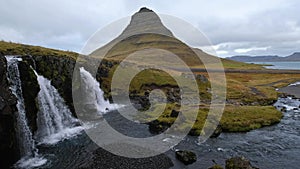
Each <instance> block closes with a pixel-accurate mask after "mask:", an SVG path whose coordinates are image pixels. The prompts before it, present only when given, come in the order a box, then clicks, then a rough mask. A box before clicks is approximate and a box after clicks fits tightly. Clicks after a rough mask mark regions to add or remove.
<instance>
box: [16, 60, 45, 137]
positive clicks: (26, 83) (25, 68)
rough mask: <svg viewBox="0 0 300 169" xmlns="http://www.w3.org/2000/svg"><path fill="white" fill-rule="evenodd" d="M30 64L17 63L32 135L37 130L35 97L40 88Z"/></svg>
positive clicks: (26, 62)
mask: <svg viewBox="0 0 300 169" xmlns="http://www.w3.org/2000/svg"><path fill="white" fill-rule="evenodd" d="M30 65H31V64H30V62H28V61H26V60H25V61H21V62H19V64H18V66H19V71H20V78H21V83H22V91H23V98H24V103H25V111H26V117H27V122H28V126H29V127H30V129H31V131H32V133H34V132H35V131H36V130H37V124H36V118H37V113H38V109H39V108H38V103H37V96H38V93H39V91H40V87H39V85H38V82H37V77H36V75H35V74H34V72H33V70H32V68H31V67H30Z"/></svg>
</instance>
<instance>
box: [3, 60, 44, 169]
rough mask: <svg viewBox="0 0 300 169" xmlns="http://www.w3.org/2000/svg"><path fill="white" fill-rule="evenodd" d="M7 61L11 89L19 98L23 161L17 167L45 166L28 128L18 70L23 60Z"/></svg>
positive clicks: (17, 115)
mask: <svg viewBox="0 0 300 169" xmlns="http://www.w3.org/2000/svg"><path fill="white" fill-rule="evenodd" d="M6 60H7V72H8V73H7V74H8V80H9V82H10V84H11V87H10V89H11V91H12V93H13V94H14V95H15V96H16V98H17V109H18V112H17V113H16V114H15V116H16V122H17V123H16V124H17V125H16V126H17V130H16V133H17V139H18V143H19V150H20V156H21V157H22V159H21V160H20V161H19V162H17V165H16V167H20V168H29V167H34V166H40V165H43V164H45V163H46V161H47V160H45V159H43V158H41V157H39V155H38V153H37V149H36V147H35V143H34V140H33V138H32V132H31V130H30V128H29V126H28V123H27V118H26V113H25V103H24V98H23V93H22V86H21V79H20V72H19V68H18V62H19V61H22V59H21V58H18V57H17V56H6ZM28 161H30V163H28ZM26 162H27V163H26Z"/></svg>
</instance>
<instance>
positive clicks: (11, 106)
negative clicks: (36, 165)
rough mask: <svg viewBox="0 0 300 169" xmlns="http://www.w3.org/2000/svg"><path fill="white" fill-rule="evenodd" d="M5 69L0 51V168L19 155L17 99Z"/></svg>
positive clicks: (8, 165)
mask: <svg viewBox="0 0 300 169" xmlns="http://www.w3.org/2000/svg"><path fill="white" fill-rule="evenodd" d="M6 69H7V67H6V59H5V57H4V55H2V54H1V53H0V143H1V144H0V156H1V158H0V168H9V167H10V166H11V165H12V164H13V163H15V162H16V160H17V159H18V157H19V155H18V145H17V140H16V133H15V118H14V115H15V112H16V111H17V108H16V104H17V100H16V98H15V96H14V95H13V94H12V93H11V91H10V89H9V83H8V80H7V73H6V72H7V71H6Z"/></svg>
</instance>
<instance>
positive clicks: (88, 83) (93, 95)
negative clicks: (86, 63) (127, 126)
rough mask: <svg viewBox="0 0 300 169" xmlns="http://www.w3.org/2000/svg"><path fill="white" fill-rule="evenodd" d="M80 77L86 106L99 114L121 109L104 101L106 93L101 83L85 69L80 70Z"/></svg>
mask: <svg viewBox="0 0 300 169" xmlns="http://www.w3.org/2000/svg"><path fill="white" fill-rule="evenodd" d="M80 77H81V84H82V85H81V86H82V88H83V90H84V95H85V97H84V102H85V104H86V105H90V106H93V107H94V108H95V109H96V110H97V112H99V113H106V112H108V111H110V110H114V109H116V108H117V107H120V106H118V105H116V104H110V103H109V101H108V100H105V99H104V96H103V94H104V92H103V91H102V90H101V88H100V84H99V82H98V81H97V80H96V79H95V78H94V77H93V76H92V75H91V74H90V73H89V72H88V71H86V70H85V69H84V68H83V67H81V68H80Z"/></svg>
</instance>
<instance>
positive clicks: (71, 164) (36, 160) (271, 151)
mask: <svg viewBox="0 0 300 169" xmlns="http://www.w3.org/2000/svg"><path fill="white" fill-rule="evenodd" d="M7 61H8V72H9V73H8V75H9V76H8V77H9V81H10V83H11V90H12V92H13V94H14V95H15V96H16V97H17V99H18V104H17V108H18V113H17V119H16V120H17V122H18V126H17V127H18V132H17V134H18V138H19V142H20V151H21V155H22V156H23V158H22V159H21V160H20V161H19V162H18V163H17V164H18V165H17V167H19V168H70V169H71V168H78V167H80V166H84V165H85V164H89V163H90V162H91V159H92V158H93V151H95V150H96V149H97V148H98V147H97V146H96V145H95V143H93V142H92V141H91V140H90V139H89V138H88V136H87V135H86V134H84V133H83V132H80V131H82V129H83V127H81V126H78V125H77V124H78V121H77V120H76V119H75V118H73V117H72V115H71V112H70V111H69V110H68V108H67V107H66V105H65V104H64V101H63V99H62V98H61V97H60V96H59V94H58V92H57V90H56V89H55V88H54V87H53V86H52V85H51V83H50V81H49V80H48V79H46V78H44V77H42V76H40V75H38V74H37V78H38V82H39V85H40V88H41V91H40V92H39V94H38V103H39V112H38V131H37V132H36V133H35V135H34V137H33V134H32V133H31V131H30V129H29V127H28V124H27V120H26V114H25V107H24V99H23V96H22V89H21V80H20V75H19V71H18V66H17V62H18V61H20V59H19V58H16V57H7ZM80 75H81V78H82V83H83V84H84V85H85V90H86V91H87V92H88V95H89V96H90V98H92V99H90V100H87V101H88V102H89V104H91V105H92V106H94V107H96V109H97V110H98V111H99V113H103V117H104V118H105V119H106V120H107V121H108V122H109V123H110V124H111V126H112V127H114V128H115V129H116V130H118V131H119V132H121V133H123V134H125V135H128V136H132V137H149V136H152V134H150V133H149V131H148V126H147V125H144V124H137V123H134V122H130V121H128V120H127V119H126V118H124V117H122V116H121V115H120V114H119V113H118V112H117V111H114V110H113V109H115V108H117V105H114V104H110V103H109V102H108V101H106V100H105V99H104V98H103V91H102V90H101V89H100V87H99V86H100V85H99V83H98V82H97V81H96V80H95V79H94V78H93V76H92V75H91V74H89V73H88V72H87V71H86V70H84V69H83V68H82V69H80ZM274 106H276V107H277V108H278V110H282V111H283V115H284V117H283V119H282V120H281V122H280V123H279V124H276V125H273V126H269V127H264V128H261V129H257V130H253V131H251V132H247V133H222V134H221V135H220V136H219V137H218V138H212V139H208V140H207V141H206V142H205V143H203V144H201V145H198V144H197V137H192V136H187V137H186V138H185V139H184V140H183V141H182V142H181V143H180V144H179V145H177V146H175V147H174V149H172V150H169V151H168V152H166V155H167V156H169V158H171V160H172V161H173V163H174V167H173V169H182V168H187V169H201V168H209V167H211V166H212V165H214V164H215V163H218V164H221V165H224V163H225V160H226V159H228V158H230V157H233V156H244V157H246V158H248V159H250V161H251V163H252V164H253V165H254V166H256V167H259V168H261V169H269V168H274V169H277V168H278V169H281V168H298V167H299V165H300V157H299V152H300V145H299V143H300V127H299V126H300V109H299V106H300V100H299V99H295V98H291V97H288V98H279V99H278V101H277V103H276V104H275V105H274ZM108 111H109V113H105V112H108ZM75 135H76V137H74V136H75ZM33 138H34V139H33ZM67 138H68V139H67ZM35 142H37V143H38V144H37V145H36V144H35ZM175 149H184V150H192V151H194V152H195V153H196V154H197V156H198V160H197V162H196V163H194V164H192V165H189V166H184V165H183V164H182V163H181V162H179V161H178V160H177V159H176V158H175V152H174V150H175ZM37 150H38V151H37ZM46 159H47V160H46Z"/></svg>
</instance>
